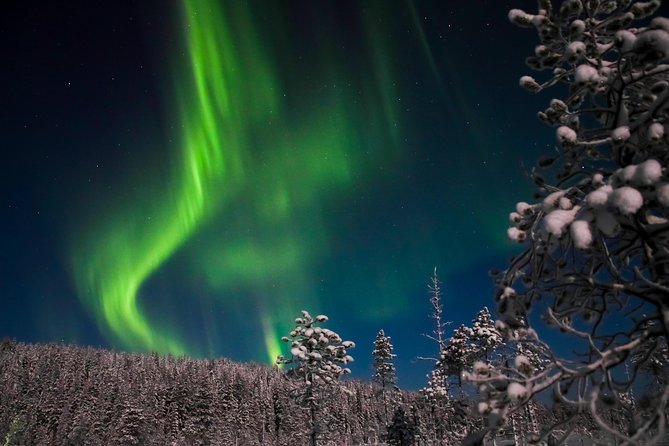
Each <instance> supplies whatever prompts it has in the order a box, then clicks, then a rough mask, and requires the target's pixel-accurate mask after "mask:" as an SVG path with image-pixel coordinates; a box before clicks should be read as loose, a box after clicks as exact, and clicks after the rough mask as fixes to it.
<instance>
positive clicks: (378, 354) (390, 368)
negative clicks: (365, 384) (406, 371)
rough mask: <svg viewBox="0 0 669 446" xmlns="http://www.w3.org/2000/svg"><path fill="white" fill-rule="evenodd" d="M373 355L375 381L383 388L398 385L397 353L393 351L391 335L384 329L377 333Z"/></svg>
mask: <svg viewBox="0 0 669 446" xmlns="http://www.w3.org/2000/svg"><path fill="white" fill-rule="evenodd" d="M372 355H373V356H374V377H373V381H374V382H375V383H377V384H378V385H380V386H381V388H383V389H387V388H391V389H392V388H394V387H395V386H396V385H397V376H396V375H395V365H394V364H393V358H395V356H397V355H395V354H394V353H393V344H392V343H391V342H390V336H386V334H385V333H384V331H383V330H380V331H379V333H378V334H377V335H376V339H375V340H374V350H373V351H372Z"/></svg>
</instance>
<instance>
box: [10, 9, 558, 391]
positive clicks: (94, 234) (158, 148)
mask: <svg viewBox="0 0 669 446" xmlns="http://www.w3.org/2000/svg"><path fill="white" fill-rule="evenodd" d="M139 3H140V2H133V1H128V2H125V1H122V2H118V3H116V2H115V3H114V5H113V6H112V5H107V6H100V5H97V6H93V5H89V4H86V3H84V2H74V3H73V4H70V5H68V6H63V7H61V6H56V5H51V6H49V7H44V6H43V5H41V4H39V3H34V4H30V3H27V4H25V5H22V6H19V5H14V6H11V7H10V8H9V11H8V12H7V13H6V14H5V15H4V17H3V19H2V20H3V25H4V26H3V28H2V31H1V32H2V33H3V37H5V39H4V40H5V41H11V42H13V43H12V44H11V45H10V49H9V53H8V61H9V62H10V63H9V66H12V67H13V70H12V71H11V72H9V71H8V72H4V73H2V76H3V86H4V88H5V93H6V94H5V97H6V101H5V107H4V110H3V122H4V124H3V127H4V128H5V132H4V133H5V138H4V142H3V146H4V149H3V151H2V152H3V163H2V166H3V175H2V181H3V183H2V186H3V191H5V193H3V199H2V205H3V211H2V212H3V218H2V225H3V226H2V237H3V239H2V243H3V244H2V246H3V258H4V262H3V263H4V267H3V271H2V278H1V279H0V293H2V302H3V307H4V308H3V311H2V312H0V336H5V335H6V336H10V337H16V338H17V339H19V340H22V341H40V342H43V341H61V340H63V341H65V342H76V343H81V344H91V345H102V346H105V347H112V348H117V349H120V350H129V351H143V352H145V351H158V352H161V353H172V354H175V355H178V354H189V355H195V356H227V357H230V358H232V359H238V360H244V361H247V360H253V361H261V362H270V359H271V358H274V357H275V356H276V355H277V353H278V352H279V342H278V341H279V339H280V337H281V336H282V335H283V334H285V332H286V331H287V330H288V328H289V327H290V326H291V323H292V319H293V318H294V317H295V315H296V314H297V313H298V312H299V310H301V309H302V308H304V309H308V310H309V311H310V312H312V313H326V314H328V315H329V316H330V321H331V322H330V325H331V327H332V328H333V329H335V330H337V331H338V332H339V333H340V334H341V335H342V336H343V337H345V338H350V339H352V340H355V341H356V343H357V344H358V348H357V349H356V350H357V351H356V352H355V353H356V354H355V357H356V359H357V361H358V362H357V363H356V364H355V366H354V367H353V369H354V376H356V377H360V378H365V377H366V376H367V375H368V370H369V363H370V359H369V357H368V356H370V355H371V345H372V340H373V338H374V336H375V334H376V332H378V330H379V329H382V328H383V329H384V330H385V332H386V333H387V334H389V335H390V336H391V337H392V338H393V342H394V344H395V348H396V353H397V354H398V371H399V375H400V380H401V382H400V384H401V385H403V386H407V387H418V386H420V385H421V379H422V377H423V376H424V373H425V370H426V369H427V365H425V366H423V365H420V364H418V365H417V364H414V359H415V357H416V356H420V355H423V356H427V355H429V354H430V353H431V349H432V348H433V346H432V345H430V342H429V341H428V340H426V339H425V338H424V337H422V336H421V333H428V332H430V330H431V325H430V321H429V319H428V317H427V315H428V313H429V305H428V300H427V295H426V284H427V280H428V278H429V276H430V273H431V271H432V268H433V267H434V266H435V265H436V266H437V267H438V270H439V273H440V277H441V279H442V281H443V285H444V292H445V295H444V306H445V313H446V315H447V318H448V319H449V320H453V321H454V323H455V324H456V325H457V324H459V323H461V322H469V320H471V318H472V317H473V316H474V315H475V313H476V311H477V310H478V309H479V308H480V307H482V306H484V305H488V306H492V294H491V290H492V286H491V284H490V281H489V279H488V278H487V270H488V269H490V268H493V267H503V265H504V262H505V260H506V258H507V257H508V256H509V255H510V254H511V253H513V252H514V247H513V245H512V244H511V243H509V242H507V241H506V240H505V228H506V215H507V213H508V211H509V210H510V209H511V207H512V206H513V204H514V203H515V202H516V201H518V200H519V199H528V198H529V196H528V195H529V193H530V188H529V181H527V180H525V179H524V178H523V172H522V168H521V163H522V162H523V161H525V162H531V161H532V160H533V159H534V158H536V157H537V156H538V153H539V152H538V150H542V151H545V150H551V149H550V145H551V144H552V137H551V135H550V131H549V130H548V129H546V128H544V127H543V126H542V125H541V124H540V123H538V122H537V121H536V119H535V118H534V115H535V113H536V110H537V109H538V108H539V107H541V104H542V100H543V99H542V98H535V97H532V96H530V95H527V94H526V93H524V92H522V91H521V90H520V89H518V88H517V79H518V78H519V77H520V76H521V75H522V74H525V71H526V70H525V68H524V67H523V59H524V57H525V56H526V55H527V54H528V53H529V51H531V48H532V42H527V41H525V40H524V39H525V38H526V35H525V34H524V33H522V31H520V30H517V29H515V28H514V27H513V26H512V25H510V24H508V23H507V21H506V10H507V9H509V8H510V7H511V6H510V5H506V4H503V3H505V2H497V1H493V0H481V1H480V2H467V4H461V2H457V4H452V5H448V4H445V3H450V2H431V1H419V0H416V1H410V0H407V1H398V2H393V4H392V6H391V5H390V4H389V3H387V2H383V1H380V0H378V1H371V2H355V1H342V2H306V1H296V2H279V1H277V2H270V1H267V2H265V1H249V2H236V1H234V2H233V1H220V0H219V1H216V0H170V1H168V2H151V1H150V2H141V4H139ZM442 3H444V4H442ZM517 3H518V2H515V3H514V6H518V5H517ZM520 3H523V2H520ZM524 3H525V4H526V5H533V4H534V2H524ZM520 6H521V7H522V5H520Z"/></svg>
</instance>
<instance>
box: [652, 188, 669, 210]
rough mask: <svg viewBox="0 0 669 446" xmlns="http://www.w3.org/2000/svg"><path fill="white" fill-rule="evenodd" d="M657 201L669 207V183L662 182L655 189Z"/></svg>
mask: <svg viewBox="0 0 669 446" xmlns="http://www.w3.org/2000/svg"><path fill="white" fill-rule="evenodd" d="M655 192H656V193H657V201H659V202H660V204H661V205H662V206H664V207H669V183H660V184H659V185H658V186H657V189H656V190H655Z"/></svg>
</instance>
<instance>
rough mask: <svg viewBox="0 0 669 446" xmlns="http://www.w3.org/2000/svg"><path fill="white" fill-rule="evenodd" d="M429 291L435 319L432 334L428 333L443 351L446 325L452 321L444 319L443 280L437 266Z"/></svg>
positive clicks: (429, 284) (428, 287) (428, 286)
mask: <svg viewBox="0 0 669 446" xmlns="http://www.w3.org/2000/svg"><path fill="white" fill-rule="evenodd" d="M427 291H428V293H429V295H430V305H431V306H432V314H431V315H430V317H431V318H432V319H433V320H434V329H433V330H432V335H428V337H429V338H430V339H432V340H434V341H436V342H437V344H438V346H439V351H441V350H442V349H443V348H444V347H445V337H446V326H447V325H449V324H450V322H448V321H444V320H443V319H442V316H443V312H444V307H443V305H442V303H441V282H440V281H439V276H437V267H436V266H435V268H434V271H433V272H432V276H431V277H430V282H429V283H428V285H427Z"/></svg>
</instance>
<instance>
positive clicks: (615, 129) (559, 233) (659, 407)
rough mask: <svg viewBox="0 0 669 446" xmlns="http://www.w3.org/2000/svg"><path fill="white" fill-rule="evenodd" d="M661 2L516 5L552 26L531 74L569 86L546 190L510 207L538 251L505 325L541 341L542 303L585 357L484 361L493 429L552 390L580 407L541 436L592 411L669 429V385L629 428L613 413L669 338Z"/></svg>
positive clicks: (554, 113) (616, 436)
mask: <svg viewBox="0 0 669 446" xmlns="http://www.w3.org/2000/svg"><path fill="white" fill-rule="evenodd" d="M661 4H662V2H661V1H660V0H650V1H646V2H638V1H634V0H629V1H600V0H595V1H581V0H564V1H562V3H561V5H560V6H559V7H556V8H554V7H553V2H552V1H550V0H540V1H539V8H538V11H537V12H536V13H535V14H530V13H527V12H525V11H521V10H519V9H514V10H511V11H510V12H509V19H510V20H511V21H512V22H513V23H514V24H516V25H519V26H521V27H526V28H534V29H536V31H537V32H538V34H539V40H540V42H539V44H538V45H537V46H536V48H535V51H534V53H535V54H534V56H532V57H530V58H528V59H527V63H528V65H529V66H530V67H531V68H532V69H535V70H549V72H548V74H547V76H546V77H547V79H546V80H545V81H544V82H540V81H537V80H535V79H534V78H532V77H530V76H523V77H521V79H520V85H521V86H522V87H524V88H525V89H527V90H529V91H531V92H541V91H544V90H547V89H549V88H550V87H552V86H554V85H557V84H563V85H565V86H566V87H567V88H564V89H562V90H560V91H564V92H566V94H565V95H564V96H563V97H562V98H554V99H552V100H551V101H550V104H549V107H548V108H546V109H545V110H544V111H542V112H540V113H539V118H540V119H541V120H542V121H543V122H544V123H546V124H548V125H550V126H552V127H554V128H555V136H556V140H557V143H558V147H557V153H555V154H551V155H550V156H548V157H543V158H541V159H540V160H539V162H538V163H537V166H536V167H535V168H534V169H533V170H532V179H533V180H534V183H535V185H536V191H535V194H534V197H535V200H536V201H535V202H533V203H527V202H524V201H521V202H518V203H517V205H516V209H515V211H514V212H511V214H510V220H511V222H512V227H511V228H509V229H508V231H507V234H508V236H509V238H511V239H512V240H515V241H517V242H519V243H523V244H525V250H524V251H523V252H522V253H520V254H519V255H516V256H514V258H513V259H512V260H511V262H510V263H509V265H508V268H507V269H506V270H505V271H503V272H502V273H500V274H499V275H498V276H497V278H496V282H497V288H498V289H497V293H496V300H497V309H498V313H499V315H500V319H501V321H499V322H500V325H498V326H499V327H500V329H502V330H503V331H505V332H506V333H512V332H513V331H514V329H520V330H521V331H525V332H526V334H527V336H528V337H529V338H533V342H534V343H535V344H536V345H542V343H541V341H539V339H538V338H537V335H536V333H535V332H534V331H533V330H531V329H530V328H529V327H524V326H523V325H524V324H523V321H524V320H530V318H529V317H528V314H529V312H530V311H535V312H541V314H542V316H543V317H542V320H543V321H545V322H547V324H548V325H549V326H550V327H555V328H557V329H559V331H560V333H562V334H564V335H565V336H567V337H568V339H569V341H568V342H569V345H570V347H571V348H570V349H569V350H570V351H577V352H578V355H568V356H565V355H561V354H558V353H557V352H555V351H553V352H552V354H551V355H549V357H550V358H551V361H550V363H549V364H548V365H547V367H546V368H544V370H543V371H541V372H539V371H538V370H537V369H536V368H535V367H533V366H532V365H531V364H529V365H528V361H525V360H522V355H521V356H520V357H516V364H514V366H513V367H502V368H490V367H485V366H481V367H479V368H478V370H475V371H474V372H473V374H472V375H471V378H472V381H473V382H475V383H476V384H477V385H478V386H479V388H481V389H482V390H483V391H482V394H483V396H484V398H485V400H484V401H482V402H481V403H480V408H481V409H482V410H481V411H480V412H481V413H485V414H486V416H487V417H488V425H489V426H491V428H495V427H497V426H499V425H501V424H503V423H504V422H505V421H506V420H507V418H508V417H509V416H510V414H512V413H514V412H518V409H519V407H521V406H523V405H526V404H528V402H529V401H530V400H531V399H532V398H533V397H535V395H537V394H538V393H540V392H544V391H547V392H548V391H552V394H553V395H554V397H555V398H556V399H557V400H558V401H559V402H560V403H561V404H563V405H565V406H566V407H567V408H569V410H567V411H565V413H564V414H563V415H564V416H563V419H561V420H557V421H556V422H555V423H554V424H553V425H548V426H545V427H544V430H543V432H542V436H543V438H542V439H547V438H549V437H554V436H557V438H560V436H561V435H562V434H556V433H554V432H552V431H553V429H560V430H564V429H567V430H569V429H571V428H573V427H574V425H575V424H576V423H578V422H579V420H580V417H579V416H577V415H574V414H578V413H579V412H585V411H587V412H588V414H587V416H588V417H589V418H590V419H591V420H592V421H593V422H594V423H595V424H596V425H597V427H598V428H599V429H600V430H602V431H604V432H606V433H607V435H610V436H611V438H610V442H612V443H613V442H617V443H621V444H628V445H640V444H649V443H656V442H659V441H661V440H663V439H664V438H665V437H666V433H667V428H666V425H667V423H666V412H667V409H668V408H669V404H668V403H669V384H666V383H665V384H664V385H661V386H657V387H659V388H654V390H653V391H651V392H648V393H646V395H644V398H643V399H644V404H643V405H642V406H643V407H642V406H641V405H638V406H636V408H635V416H634V420H632V422H631V423H630V424H629V425H628V426H627V427H626V428H625V429H620V426H617V425H615V423H613V424H612V423H610V422H608V421H607V420H608V419H611V417H610V414H611V412H612V411H613V410H615V409H614V408H615V407H617V406H619V405H624V404H625V398H627V396H626V395H628V392H629V391H630V389H633V388H637V387H639V386H638V384H639V377H640V376H642V374H641V373H632V374H629V375H627V374H626V373H625V367H626V366H627V361H626V358H629V357H632V358H634V357H637V358H641V362H639V363H637V364H636V365H635V367H636V369H637V370H643V368H644V367H645V365H646V364H648V363H651V362H652V358H651V356H649V355H646V356H644V355H643V349H644V346H645V345H648V344H649V343H650V344H658V343H659V342H660V340H661V339H662V338H664V339H667V337H668V336H669V238H668V237H667V236H666V234H667V228H668V226H669V176H668V172H669V171H668V169H667V168H668V167H669V138H668V135H669V132H667V126H668V125H669V100H668V98H669V63H668V62H669V19H667V18H665V17H654V18H652V15H653V14H655V13H656V12H657V10H658V8H660V6H661ZM635 22H636V23H635ZM537 319H538V318H532V320H537ZM543 346H544V347H545V350H546V351H550V348H549V347H548V346H547V345H545V344H543ZM640 353H641V355H639V354H640ZM519 359H521V360H520V361H519ZM566 364H568V366H567V365H566ZM613 377H615V378H613ZM499 382H505V383H508V385H507V386H504V387H503V388H502V387H500V386H498V385H497V384H498V383H499Z"/></svg>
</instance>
